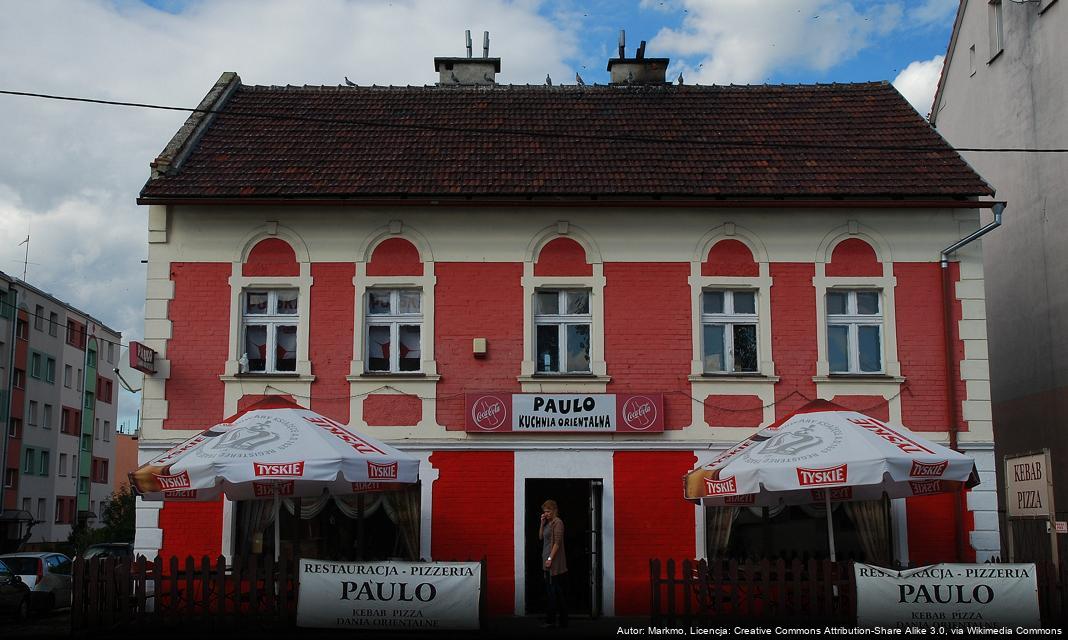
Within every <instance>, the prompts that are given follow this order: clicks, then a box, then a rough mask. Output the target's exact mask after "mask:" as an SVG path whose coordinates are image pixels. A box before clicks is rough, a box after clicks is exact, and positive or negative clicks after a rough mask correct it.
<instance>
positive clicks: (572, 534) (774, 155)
mask: <svg viewBox="0 0 1068 640" xmlns="http://www.w3.org/2000/svg"><path fill="white" fill-rule="evenodd" d="M665 63H666V61H663V60H661V59H615V60H613V61H611V63H610V66H609V68H610V70H611V71H612V72H613V74H612V75H613V82H612V84H609V85H600V86H514V85H498V84H495V82H494V81H495V74H496V73H497V72H498V71H499V69H500V61H499V60H496V59H488V60H487V59H478V58H475V59H464V58H439V59H437V60H436V68H437V69H438V70H439V72H440V73H441V79H442V82H441V83H439V84H438V85H436V86H427V87H348V86H339V87H265V86H246V85H243V84H242V83H241V81H240V79H239V78H238V77H237V76H236V75H235V74H232V73H227V74H223V76H222V77H221V78H220V80H219V82H218V83H217V84H216V85H215V86H214V87H213V88H212V90H211V92H209V94H208V95H207V97H206V98H205V99H204V102H203V104H202V105H201V106H202V108H203V110H204V112H203V113H196V114H194V115H192V116H191V117H190V118H189V120H188V121H187V123H186V124H185V126H183V127H182V129H181V130H180V131H179V132H178V134H177V135H176V136H175V137H174V139H173V140H172V141H171V142H170V144H169V145H168V146H167V148H166V149H165V150H164V152H163V153H162V154H161V155H160V157H159V158H157V159H156V161H155V162H154V163H153V173H152V177H151V178H150V179H149V181H148V182H147V184H146V185H145V187H144V189H143V190H142V192H141V195H140V200H139V202H140V203H141V204H144V205H148V219H149V263H148V287H147V291H148V294H147V300H146V322H145V336H146V340H145V342H146V344H147V345H148V346H150V347H152V348H153V349H155V350H156V351H157V352H158V354H159V356H158V357H157V360H156V366H157V373H156V374H154V375H150V376H146V380H145V384H144V400H143V411H142V417H143V422H142V425H143V426H142V431H141V438H140V459H141V461H142V462H144V461H147V460H148V459H150V458H151V457H153V456H154V455H157V454H158V453H159V452H161V451H162V450H164V449H166V448H167V447H169V446H172V445H174V444H175V443H177V442H180V441H181V440H183V439H184V438H186V437H188V436H190V435H191V434H192V432H193V431H195V430H200V429H204V428H206V427H208V426H210V425H212V424H213V423H215V422H217V421H219V420H221V419H222V418H224V417H225V416H228V415H230V414H233V413H234V412H235V411H237V410H239V409H240V408H242V407H243V406H247V405H248V404H249V403H250V402H251V401H254V400H255V399H258V398H260V397H261V396H263V395H265V394H268V395H269V394H286V395H289V396H291V397H292V398H293V399H295V400H296V401H297V402H299V403H300V404H302V405H305V406H308V407H310V408H311V409H313V410H315V411H318V412H320V413H323V414H325V415H327V416H330V417H331V418H333V419H335V420H338V421H340V422H342V423H344V424H347V425H350V426H351V427H352V428H353V429H355V430H357V431H362V432H366V433H368V434H371V435H373V436H375V437H378V438H381V439H383V440H386V441H388V442H390V443H391V444H394V445H396V446H398V447H400V448H402V449H404V450H407V451H410V452H413V453H416V454H418V455H420V456H421V457H422V460H423V462H422V467H421V473H420V476H421V480H420V484H419V487H418V489H417V490H416V491H415V494H414V496H413V500H414V504H415V508H416V509H417V510H418V518H417V522H418V526H417V527H416V529H415V530H413V529H412V526H411V525H412V523H411V521H410V518H409V519H406V518H405V517H403V515H402V514H401V515H399V514H400V512H401V510H400V509H399V508H398V507H397V506H396V504H395V503H393V502H391V501H390V500H383V499H379V498H371V497H369V498H368V501H367V503H366V505H365V507H364V511H363V512H362V513H361V514H360V515H361V516H362V519H361V522H362V524H359V525H358V524H356V522H357V521H356V520H354V519H352V518H351V517H350V516H351V514H347V513H346V512H345V510H344V507H343V506H338V507H334V506H330V505H329V504H328V501H326V500H325V499H324V501H322V502H323V506H314V507H309V506H308V505H298V506H297V509H299V510H300V512H301V513H302V514H303V515H304V517H303V518H302V519H301V520H299V521H298V520H296V517H295V516H294V515H293V514H294V513H295V510H294V507H293V505H289V506H288V507H287V510H285V511H284V512H283V513H282V515H281V516H280V517H281V518H282V529H283V538H284V539H286V538H287V537H288V536H295V538H294V540H300V542H294V544H297V545H299V546H298V549H299V551H300V552H301V553H320V554H324V555H328V556H331V557H335V558H353V557H361V558H370V557H380V558H387V557H405V556H407V557H422V558H433V559H438V560H466V559H477V558H481V557H483V556H484V557H485V558H486V560H487V571H488V585H489V590H488V594H489V605H490V610H491V612H493V613H498V614H512V613H515V614H523V613H529V612H534V611H538V610H539V608H540V607H542V606H544V603H543V587H542V586H541V582H540V581H541V575H540V570H539V569H538V568H537V566H538V563H539V558H538V554H539V552H540V546H539V545H540V543H539V542H538V541H537V535H536V532H537V522H538V517H539V513H540V504H541V502H542V501H543V500H545V499H546V498H554V499H555V500H557V501H558V502H559V504H560V508H561V512H562V517H563V519H564V521H565V522H566V523H567V526H568V531H569V536H568V543H567V544H568V563H569V565H570V568H571V570H570V574H571V586H572V589H573V593H574V598H575V600H576V603H577V605H576V606H577V608H580V609H581V608H584V607H589V608H591V610H599V611H600V612H603V613H606V614H615V615H626V614H635V613H641V612H643V611H645V610H646V608H647V607H648V602H649V593H648V580H649V559H650V558H652V557H660V558H694V557H706V556H708V555H709V554H710V553H712V554H731V555H748V554H762V555H765V554H780V553H783V554H788V555H789V554H799V555H805V554H808V555H817V556H819V555H822V554H825V553H826V539H825V537H824V536H825V533H826V529H825V525H824V524H823V522H824V521H823V520H822V518H823V516H822V515H819V514H816V513H810V512H809V511H807V510H805V509H801V508H791V509H787V510H781V511H775V510H772V511H773V512H761V511H760V510H746V509H742V510H739V512H737V513H735V514H734V515H733V518H734V520H733V529H732V530H731V532H730V535H729V536H727V537H724V535H723V531H722V523H721V522H718V521H717V516H713V515H710V514H708V513H706V511H705V510H704V509H703V508H698V507H695V506H694V505H692V504H691V503H688V502H686V501H684V500H683V498H682V489H683V487H682V482H681V480H682V476H683V474H684V473H685V472H686V471H688V470H690V469H691V468H692V467H694V466H695V465H696V464H699V463H703V462H707V461H708V460H710V459H711V458H712V457H713V456H714V455H715V454H716V453H718V452H720V451H722V450H723V448H724V447H726V446H728V445H729V444H731V443H733V442H736V441H738V440H740V439H742V438H744V437H745V436H747V435H749V434H750V433H752V431H753V430H754V429H756V428H757V427H759V426H761V425H766V424H769V423H771V422H773V421H774V420H776V419H777V418H779V417H782V416H784V415H786V414H788V413H790V412H791V411H793V410H794V409H796V408H798V407H799V406H801V405H802V404H804V403H805V402H807V401H809V400H812V399H816V398H824V399H830V400H833V401H834V402H836V403H839V404H841V405H843V406H846V407H849V408H853V409H857V410H861V411H864V412H866V413H869V414H870V415H872V416H875V417H878V418H881V419H884V420H891V421H895V422H900V423H902V424H904V425H906V426H907V427H909V428H911V429H913V430H916V431H920V432H926V434H925V435H927V436H929V437H930V438H932V439H934V440H936V441H939V442H944V443H953V444H955V445H956V446H957V447H958V448H960V449H961V450H963V451H966V452H968V453H969V454H971V455H973V456H975V457H976V459H977V460H978V461H979V466H980V468H981V470H982V471H983V474H982V475H983V483H982V484H981V485H979V486H978V487H976V488H975V489H973V490H972V491H971V492H969V494H967V496H965V497H963V498H962V499H960V500H958V499H957V498H956V497H955V496H931V497H914V498H909V499H903V500H895V501H893V503H892V504H891V503H889V502H887V503H886V504H885V505H884V506H885V510H884V511H883V512H881V513H882V515H880V516H878V517H875V518H874V520H873V519H871V518H868V519H867V520H866V521H863V522H862V521H860V520H855V519H853V516H850V515H849V514H848V513H846V510H845V509H839V510H837V511H840V513H839V512H836V515H835V518H836V526H839V527H840V528H841V538H842V544H843V545H844V549H845V550H846V551H849V552H851V553H854V554H856V555H858V556H860V557H865V558H866V559H868V560H872V561H880V562H898V563H911V564H924V563H928V562H933V561H943V560H954V559H962V560H969V561H971V560H975V559H983V558H985V557H988V556H989V555H990V554H994V553H997V549H998V534H997V519H996V508H997V501H996V495H995V493H994V490H993V487H994V483H993V481H992V479H991V478H990V477H988V476H990V474H992V471H993V453H992V450H993V449H992V447H993V443H992V431H991V423H990V405H989V386H988V369H987V360H986V358H987V356H986V353H987V350H986V334H985V324H984V317H985V315H984V299H983V270H982V260H981V251H980V246H979V244H978V243H974V244H971V245H968V246H967V247H965V248H964V249H962V250H960V251H959V252H957V253H955V254H954V255H953V256H952V257H951V262H950V264H949V267H948V269H947V272H946V274H945V275H946V278H945V280H944V279H943V270H942V268H941V267H940V264H939V258H940V253H941V251H942V249H944V248H945V247H947V246H949V245H951V244H952V243H953V242H955V241H956V240H958V239H959V238H961V237H963V236H966V235H967V234H969V233H971V232H972V231H974V230H976V229H977V228H978V227H979V212H980V209H982V208H985V207H989V206H990V205H991V203H990V202H989V201H988V200H983V198H984V197H985V196H989V195H991V190H990V189H989V187H988V186H987V185H986V184H985V183H984V182H983V181H982V180H981V179H980V178H979V177H978V176H977V175H976V174H975V173H974V172H973V171H972V170H971V169H970V168H969V167H968V166H967V165H966V164H965V163H964V162H963V161H962V160H961V159H960V157H959V156H958V155H957V154H956V153H955V152H954V151H953V150H952V149H951V148H950V147H949V146H948V145H946V143H945V142H944V141H943V140H942V139H941V138H940V137H939V136H938V135H937V134H936V133H934V132H933V131H932V130H931V128H930V127H929V126H928V125H927V123H926V122H925V121H924V120H923V119H922V118H920V116H919V115H917V114H916V113H915V112H914V111H913V109H912V108H911V107H910V106H909V105H908V103H906V102H905V100H904V99H903V98H902V97H901V96H900V95H899V94H898V93H897V92H896V91H895V90H894V89H893V87H891V86H890V85H889V84H886V83H868V84H836V85H816V86H686V85H672V84H667V83H665V82H664V72H663V67H664V64H665ZM473 66H474V67H477V70H478V71H479V72H478V73H477V74H476V73H473V72H472V68H473ZM635 70H637V71H638V72H637V73H636V72H635ZM636 79H637V80H636ZM639 80H640V81H639ZM947 283H948V286H944V285H945V284H947ZM947 318H948V322H947ZM394 347H395V348H394ZM550 402H551V403H552V405H551V406H550V405H549V403H550ZM539 412H540V413H539ZM547 412H548V413H554V412H555V417H552V416H549V417H546V416H547ZM524 416H526V417H524ZM539 416H540V417H539ZM391 505H392V506H391ZM316 509H319V511H316ZM312 512H314V513H312ZM252 514H253V511H252V510H251V509H250V507H248V506H247V505H243V504H240V503H239V504H235V503H231V502H229V501H226V500H223V501H220V502H215V503H169V502H168V503H160V502H146V501H140V502H139V503H138V514H137V521H138V531H137V539H136V548H137V550H138V552H139V553H144V554H146V555H149V556H153V555H155V554H156V553H162V554H165V555H172V554H177V555H183V556H184V555H186V554H193V555H195V556H200V555H202V554H207V555H210V556H215V555H217V554H223V555H225V556H227V557H228V558H234V557H237V556H239V555H241V554H243V553H248V552H255V551H262V550H263V548H264V547H263V545H264V544H268V543H267V542H264V541H263V540H262V538H263V536H262V528H260V527H259V525H257V524H255V522H254V520H255V517H254V516H253V515H252ZM821 527H822V528H821ZM865 527H868V528H871V527H875V528H877V529H878V530H879V531H878V534H879V536H881V538H880V539H882V540H884V541H885V544H884V547H885V548H879V549H874V550H873V547H872V544H871V542H870V538H871V536H868V535H866V534H864V530H865ZM296 528H299V532H298V531H297V530H296ZM357 528H360V531H361V533H360V534H359V536H358V537H355V536H356V534H355V533H353V534H351V535H350V532H352V531H355V530H356V529H357ZM728 529H730V528H729V527H728ZM713 530H716V532H715V534H713V533H712V531H713ZM372 532H373V535H371V533H372ZM713 538H714V539H715V540H716V543H715V544H713V542H712V540H713ZM402 539H407V540H409V541H410V542H409V543H408V548H407V551H406V552H405V551H404V549H402V548H401V547H400V546H398V545H399V542H397V541H398V540H402ZM250 540H252V541H253V542H249V541H250ZM724 540H727V543H725V544H724ZM866 540H867V541H866Z"/></svg>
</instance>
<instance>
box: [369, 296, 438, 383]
mask: <svg viewBox="0 0 1068 640" xmlns="http://www.w3.org/2000/svg"><path fill="white" fill-rule="evenodd" d="M402 291H403V292H414V293H418V294H419V313H401V312H400V294H401V292H402ZM386 292H388V293H389V308H390V312H389V313H388V314H372V313H371V295H372V294H381V293H386ZM425 302H426V300H425V296H424V295H423V291H422V289H420V288H418V287H369V288H368V289H367V291H366V293H365V295H364V300H363V314H364V340H363V346H364V350H363V352H364V355H365V360H364V367H365V369H364V371H366V372H367V373H369V374H380V375H381V374H391V373H393V374H398V375H419V374H421V373H423V343H424V339H423V335H424V333H425V329H426V325H425V323H424V315H423V306H424V304H425ZM382 326H386V327H389V343H390V344H391V345H396V344H400V328H401V327H402V326H407V327H410V326H417V327H419V368H418V369H412V370H407V369H406V370H401V368H400V349H390V350H389V368H388V369H371V328H372V327H382Z"/></svg>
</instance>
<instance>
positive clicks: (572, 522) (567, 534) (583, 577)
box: [523, 478, 603, 617]
mask: <svg viewBox="0 0 1068 640" xmlns="http://www.w3.org/2000/svg"><path fill="white" fill-rule="evenodd" d="M601 489H602V485H601V480H599V479H596V480H590V479H557V478H531V479H528V480H527V481H526V493H525V499H524V509H523V533H524V540H525V545H524V563H523V566H524V569H525V575H526V580H525V582H524V584H525V587H526V612H527V614H540V613H545V610H546V607H547V604H548V603H547V600H546V594H545V584H544V582H543V577H542V563H541V541H540V540H538V525H539V523H540V518H541V505H542V503H543V502H545V501H546V500H549V499H552V500H556V503H557V505H558V506H559V508H560V519H561V520H563V521H564V548H565V549H566V551H567V569H568V571H567V573H568V577H567V599H568V610H569V613H570V614H571V615H573V616H580V615H589V616H591V617H598V616H600V615H601V601H602V596H601V593H602V567H603V562H602V557H601V553H602V544H601Z"/></svg>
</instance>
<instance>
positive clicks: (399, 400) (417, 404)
mask: <svg viewBox="0 0 1068 640" xmlns="http://www.w3.org/2000/svg"><path fill="white" fill-rule="evenodd" d="M422 419H423V401H422V400H420V399H419V398H418V397H417V396H412V395H397V394H391V393H390V394H387V393H378V394H375V395H370V396H367V397H366V398H364V400H363V420H364V422H366V423H367V424H369V425H371V426H372V427H387V426H411V425H416V424H419V421H420V420H422Z"/></svg>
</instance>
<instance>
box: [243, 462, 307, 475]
mask: <svg viewBox="0 0 1068 640" xmlns="http://www.w3.org/2000/svg"><path fill="white" fill-rule="evenodd" d="M252 467H253V470H254V471H255V474H256V477H257V478H260V477H263V476H269V477H273V476H285V477H292V476H298V477H299V476H303V475H304V461H303V460H301V461H300V462H253V463H252Z"/></svg>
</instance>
